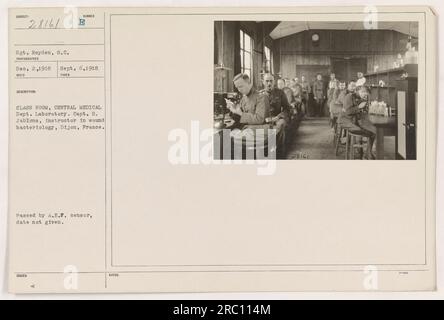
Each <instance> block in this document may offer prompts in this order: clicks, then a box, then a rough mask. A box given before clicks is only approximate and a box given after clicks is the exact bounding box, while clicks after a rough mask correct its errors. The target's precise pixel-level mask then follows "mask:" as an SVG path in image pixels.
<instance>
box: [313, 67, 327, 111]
mask: <svg viewBox="0 0 444 320" xmlns="http://www.w3.org/2000/svg"><path fill="white" fill-rule="evenodd" d="M326 96H327V94H326V92H325V85H324V80H322V75H321V74H320V73H318V74H317V75H316V81H315V82H314V83H313V98H314V100H315V115H317V116H318V117H322V115H323V108H324V102H325V98H326Z"/></svg>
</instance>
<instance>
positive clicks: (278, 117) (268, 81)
mask: <svg viewBox="0 0 444 320" xmlns="http://www.w3.org/2000/svg"><path fill="white" fill-rule="evenodd" d="M263 84H264V90H262V91H261V93H263V94H264V95H266V96H267V97H268V102H269V104H270V118H268V119H267V122H270V123H275V129H276V143H277V147H278V150H277V157H278V158H283V157H284V156H285V153H286V143H287V141H286V133H287V130H288V124H289V123H290V109H291V105H290V103H289V102H288V100H287V96H286V95H285V93H284V91H282V90H280V89H278V88H276V87H275V86H274V77H273V75H272V74H269V73H267V74H265V75H264V79H263Z"/></svg>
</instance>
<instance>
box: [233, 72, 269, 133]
mask: <svg viewBox="0 0 444 320" xmlns="http://www.w3.org/2000/svg"><path fill="white" fill-rule="evenodd" d="M233 83H234V85H235V87H236V88H237V90H238V91H239V92H240V93H241V94H242V99H241V101H240V103H239V104H237V105H235V104H234V103H232V102H230V101H227V108H228V109H229V110H230V111H231V112H232V113H233V114H236V115H238V116H239V117H240V120H239V122H240V123H241V124H244V125H260V124H265V119H266V118H268V117H269V116H270V105H269V103H268V99H267V97H266V96H264V95H261V94H260V93H259V92H258V91H257V90H256V89H255V88H254V87H253V84H252V83H251V80H250V77H249V76H248V75H247V74H243V73H240V74H238V75H236V76H235V77H234V79H233Z"/></svg>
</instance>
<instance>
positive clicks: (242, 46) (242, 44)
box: [240, 30, 244, 50]
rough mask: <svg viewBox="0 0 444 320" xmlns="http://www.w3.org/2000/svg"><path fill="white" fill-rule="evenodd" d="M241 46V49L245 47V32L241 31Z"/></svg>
mask: <svg viewBox="0 0 444 320" xmlns="http://www.w3.org/2000/svg"><path fill="white" fill-rule="evenodd" d="M240 48H241V50H242V49H243V48H244V32H243V31H242V30H241V31H240Z"/></svg>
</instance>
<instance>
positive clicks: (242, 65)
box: [240, 50, 245, 71]
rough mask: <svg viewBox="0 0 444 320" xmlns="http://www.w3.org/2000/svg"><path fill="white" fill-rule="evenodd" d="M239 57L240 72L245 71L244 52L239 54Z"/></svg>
mask: <svg viewBox="0 0 444 320" xmlns="http://www.w3.org/2000/svg"><path fill="white" fill-rule="evenodd" d="M240 56H241V71H244V69H245V65H244V52H243V51H242V50H241V52H240Z"/></svg>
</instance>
